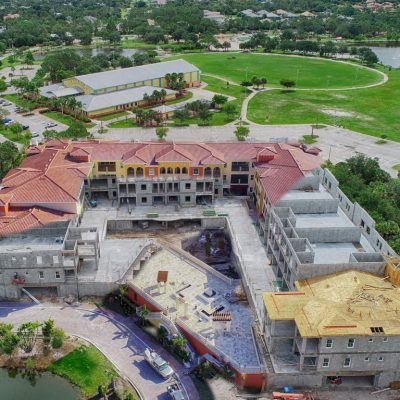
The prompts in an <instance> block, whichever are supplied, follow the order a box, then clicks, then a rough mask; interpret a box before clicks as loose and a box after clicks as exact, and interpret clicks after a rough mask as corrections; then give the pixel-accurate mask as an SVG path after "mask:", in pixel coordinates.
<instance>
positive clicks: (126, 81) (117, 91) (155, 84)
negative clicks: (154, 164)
mask: <svg viewBox="0 0 400 400" xmlns="http://www.w3.org/2000/svg"><path fill="white" fill-rule="evenodd" d="M174 73H175V74H182V78H183V80H184V82H185V86H186V87H196V86H199V85H200V79H201V78H200V73H201V71H200V70H199V69H198V68H197V67H195V66H194V65H192V64H190V63H188V62H187V61H185V60H172V61H165V62H160V63H155V64H148V65H141V66H138V67H131V68H122V69H115V70H112V71H104V72H97V73H94V74H87V75H79V76H75V77H72V78H67V79H64V80H63V81H62V83H59V84H54V85H48V86H43V87H42V88H41V89H40V94H41V95H42V96H44V97H47V98H60V97H68V96H75V98H76V100H77V101H79V102H81V103H82V113H83V114H84V115H85V116H87V117H90V118H92V117H96V116H99V115H106V114H112V113H114V112H116V111H120V110H127V109H132V108H134V107H141V106H145V105H146V104H145V103H146V102H145V101H144V95H145V94H148V95H149V94H151V93H153V92H154V91H155V90H160V89H161V88H164V89H166V90H167V100H171V99H174V98H175V96H176V92H174V91H171V90H169V89H168V82H167V79H166V78H165V77H166V75H168V74H174ZM144 87H147V89H144Z"/></svg>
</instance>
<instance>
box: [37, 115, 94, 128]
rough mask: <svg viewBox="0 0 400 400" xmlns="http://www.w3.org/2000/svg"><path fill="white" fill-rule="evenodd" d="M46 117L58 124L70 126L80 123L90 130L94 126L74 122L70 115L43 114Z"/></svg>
mask: <svg viewBox="0 0 400 400" xmlns="http://www.w3.org/2000/svg"><path fill="white" fill-rule="evenodd" d="M43 115H45V116H46V117H49V118H51V119H54V121H57V122H60V123H61V124H64V125H68V126H70V125H71V124H72V123H74V122H81V123H82V124H83V125H85V126H86V128H92V127H93V126H94V124H93V123H86V122H82V121H79V120H78V121H76V120H75V118H74V117H72V116H70V115H65V114H64V115H63V114H61V113H59V112H58V111H49V112H47V113H45V114H43Z"/></svg>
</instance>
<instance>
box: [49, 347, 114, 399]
mask: <svg viewBox="0 0 400 400" xmlns="http://www.w3.org/2000/svg"><path fill="white" fill-rule="evenodd" d="M48 369H49V371H51V372H53V373H55V374H57V375H60V376H62V377H64V378H66V379H68V380H69V381H70V382H72V383H74V384H75V385H77V386H79V387H80V389H81V390H82V392H83V393H84V394H85V396H93V395H95V394H97V389H98V387H99V386H100V385H108V383H109V382H110V381H111V380H112V378H113V377H115V376H116V372H115V370H114V368H113V366H112V364H111V363H110V362H109V361H108V360H107V359H106V357H104V356H103V354H102V353H100V352H99V351H98V350H97V349H96V348H95V347H94V346H91V345H90V346H80V347H78V348H77V349H75V350H74V351H72V352H71V353H69V354H67V355H66V356H65V357H62V358H60V359H59V360H57V361H56V362H54V363H53V364H50V365H49V367H48Z"/></svg>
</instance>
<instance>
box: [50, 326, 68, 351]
mask: <svg viewBox="0 0 400 400" xmlns="http://www.w3.org/2000/svg"><path fill="white" fill-rule="evenodd" d="M64 338H65V333H64V331H63V330H62V329H61V328H54V330H53V335H52V339H51V347H52V348H53V349H59V348H60V347H62V345H63V343H64Z"/></svg>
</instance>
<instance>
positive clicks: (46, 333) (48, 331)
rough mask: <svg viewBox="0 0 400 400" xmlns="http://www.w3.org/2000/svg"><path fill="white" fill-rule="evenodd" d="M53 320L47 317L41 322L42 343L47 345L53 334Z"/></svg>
mask: <svg viewBox="0 0 400 400" xmlns="http://www.w3.org/2000/svg"><path fill="white" fill-rule="evenodd" d="M54 329H55V327H54V320H52V319H48V320H47V321H44V322H43V324H42V335H43V343H44V344H45V345H49V344H50V342H51V339H52V337H53V334H54Z"/></svg>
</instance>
